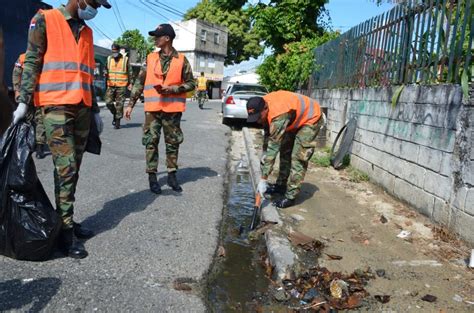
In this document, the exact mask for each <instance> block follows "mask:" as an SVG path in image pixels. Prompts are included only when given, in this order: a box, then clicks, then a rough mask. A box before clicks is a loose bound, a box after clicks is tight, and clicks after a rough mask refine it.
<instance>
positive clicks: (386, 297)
mask: <svg viewBox="0 0 474 313" xmlns="http://www.w3.org/2000/svg"><path fill="white" fill-rule="evenodd" d="M374 298H375V299H376V300H377V301H378V302H380V303H388V302H389V301H390V296H389V295H375V296H374Z"/></svg>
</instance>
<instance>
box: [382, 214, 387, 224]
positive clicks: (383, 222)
mask: <svg viewBox="0 0 474 313" xmlns="http://www.w3.org/2000/svg"><path fill="white" fill-rule="evenodd" d="M380 222H381V223H382V224H385V223H387V222H388V220H387V218H386V217H385V216H383V215H381V216H380Z"/></svg>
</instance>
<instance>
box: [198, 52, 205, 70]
mask: <svg viewBox="0 0 474 313" xmlns="http://www.w3.org/2000/svg"><path fill="white" fill-rule="evenodd" d="M199 67H200V68H204V67H206V58H205V57H204V56H203V55H200V56H199Z"/></svg>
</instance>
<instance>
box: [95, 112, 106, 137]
mask: <svg viewBox="0 0 474 313" xmlns="http://www.w3.org/2000/svg"><path fill="white" fill-rule="evenodd" d="M94 119H95V125H96V126H97V131H98V132H99V135H100V134H102V130H104V123H103V122H102V118H101V117H100V114H99V113H98V112H97V113H94Z"/></svg>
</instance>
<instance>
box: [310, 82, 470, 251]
mask: <svg viewBox="0 0 474 313" xmlns="http://www.w3.org/2000/svg"><path fill="white" fill-rule="evenodd" d="M395 90H396V89H395V88H367V89H333V90H327V89H323V90H316V91H314V92H313V93H312V97H313V98H315V99H317V100H318V101H319V102H320V104H321V105H322V106H323V107H326V108H327V110H328V111H327V112H328V114H327V115H328V127H327V128H328V129H327V136H328V140H329V143H331V144H332V142H333V141H334V139H335V137H336V135H337V133H338V131H339V130H340V129H341V127H342V126H343V125H344V124H345V122H346V121H347V120H348V119H349V118H351V117H353V116H354V117H356V118H357V131H356V134H355V139H354V142H353V145H352V155H351V164H352V165H353V166H355V167H356V168H358V169H360V170H362V171H364V172H366V173H367V174H369V176H370V177H371V179H372V180H373V181H374V182H376V183H378V184H380V185H381V186H383V187H384V188H385V189H386V190H387V191H388V192H389V193H391V194H392V195H395V196H396V197H398V198H400V199H402V200H404V201H406V202H408V203H409V204H410V205H412V206H413V207H414V208H415V209H416V210H418V211H419V212H421V213H423V214H424V215H426V216H428V217H430V218H431V219H432V220H434V221H435V222H437V223H439V224H442V225H445V226H447V227H448V228H450V229H451V230H453V231H455V232H456V233H458V234H459V235H460V236H461V237H463V238H464V239H466V240H467V241H469V242H470V243H472V244H474V149H473V141H474V127H473V125H474V104H473V101H472V100H473V99H472V92H471V98H470V99H464V100H463V96H462V91H461V88H460V87H459V86H455V85H439V86H429V87H428V86H417V85H413V86H406V87H405V88H404V90H403V92H402V94H401V96H400V99H399V101H398V103H397V105H396V107H395V108H392V106H391V99H392V95H393V93H394V92H395ZM471 91H472V88H471Z"/></svg>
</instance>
